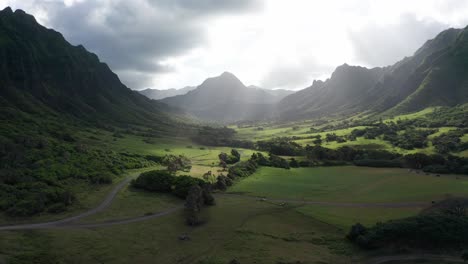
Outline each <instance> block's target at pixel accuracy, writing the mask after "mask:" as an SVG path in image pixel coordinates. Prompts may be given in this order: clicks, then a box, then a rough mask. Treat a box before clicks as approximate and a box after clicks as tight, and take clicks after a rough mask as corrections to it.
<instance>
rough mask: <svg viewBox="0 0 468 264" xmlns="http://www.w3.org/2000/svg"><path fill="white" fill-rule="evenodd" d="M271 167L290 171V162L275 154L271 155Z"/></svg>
mask: <svg viewBox="0 0 468 264" xmlns="http://www.w3.org/2000/svg"><path fill="white" fill-rule="evenodd" d="M269 161H270V166H271V167H276V168H283V169H289V162H288V161H287V160H285V159H283V158H281V157H280V156H276V155H274V154H270V158H269Z"/></svg>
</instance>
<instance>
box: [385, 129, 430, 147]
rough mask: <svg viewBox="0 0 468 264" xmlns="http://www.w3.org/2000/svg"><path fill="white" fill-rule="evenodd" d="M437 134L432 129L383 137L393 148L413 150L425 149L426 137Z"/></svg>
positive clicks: (408, 130)
mask: <svg viewBox="0 0 468 264" xmlns="http://www.w3.org/2000/svg"><path fill="white" fill-rule="evenodd" d="M435 132H437V131H436V130H433V129H428V130H416V129H406V130H405V131H404V132H403V133H401V134H397V135H385V136H384V137H383V139H384V140H386V141H389V142H390V143H391V144H392V145H393V146H395V147H399V148H402V149H415V148H425V147H427V146H428V145H427V143H428V140H427V136H429V135H431V134H434V133H435Z"/></svg>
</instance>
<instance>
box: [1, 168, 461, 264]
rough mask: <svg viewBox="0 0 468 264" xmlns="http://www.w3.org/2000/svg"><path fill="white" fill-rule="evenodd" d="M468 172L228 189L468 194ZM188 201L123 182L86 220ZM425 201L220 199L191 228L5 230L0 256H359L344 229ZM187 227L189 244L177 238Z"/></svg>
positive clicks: (372, 196)
mask: <svg viewBox="0 0 468 264" xmlns="http://www.w3.org/2000/svg"><path fill="white" fill-rule="evenodd" d="M467 187H468V179H466V178H460V179H457V178H456V176H443V177H435V176H428V175H422V174H415V173H408V172H407V171H406V170H403V169H371V168H362V167H322V168H301V169H291V170H284V169H274V168H267V167H264V168H260V169H259V171H258V172H257V173H256V174H254V175H252V176H250V177H248V178H245V179H242V180H240V181H238V182H237V183H236V184H235V185H234V186H233V187H232V188H231V189H230V190H229V191H230V192H242V193H247V194H253V195H263V196H267V197H271V198H273V197H276V198H288V199H308V200H316V201H335V202H368V203H372V202H409V201H428V202H429V201H431V200H433V199H434V200H436V199H441V198H444V197H446V196H448V195H468V188H467ZM181 204H183V201H182V200H179V199H177V198H174V197H171V196H168V195H162V194H154V193H147V192H142V191H136V190H133V189H131V188H124V189H122V190H121V191H120V193H119V194H118V195H117V197H116V199H115V200H114V201H113V203H112V205H111V206H110V207H109V208H107V209H106V210H105V211H103V212H101V213H99V214H96V215H92V216H89V217H88V218H84V219H82V220H80V221H81V223H90V222H96V221H98V222H100V221H106V220H116V219H124V218H129V217H136V216H142V215H144V214H147V213H150V212H151V213H156V212H160V211H162V210H164V209H167V208H171V207H174V206H176V205H181ZM419 211H420V208H396V209H389V208H346V207H336V206H322V205H304V204H286V205H280V204H279V203H270V202H264V201H258V200H255V199H250V198H248V197H244V196H226V195H218V196H217V205H216V206H214V207H209V208H207V209H205V210H204V212H203V218H204V219H206V220H207V222H206V223H205V224H203V225H202V226H199V227H196V228H193V227H188V226H186V225H185V223H184V220H183V219H184V217H183V212H182V211H180V212H176V213H174V214H171V215H168V216H164V217H162V218H157V219H152V220H148V221H144V222H140V223H133V224H126V225H116V226H110V227H101V228H86V229H79V228H72V229H52V230H40V231H15V232H1V233H0V249H1V250H0V261H1V259H2V257H3V258H8V259H9V260H13V261H12V262H11V263H155V262H156V263H196V264H203V263H204V264H223V263H229V261H231V260H232V259H236V260H238V261H239V262H240V263H338V264H339V263H361V260H362V259H365V258H367V257H366V255H364V254H363V253H362V252H361V251H359V250H357V249H356V248H355V247H353V246H352V245H351V244H349V243H348V242H347V241H346V240H345V239H344V236H345V234H346V232H347V230H348V228H349V226H350V225H352V224H354V223H356V222H361V223H364V224H366V225H370V224H374V223H376V222H378V221H385V220H389V219H396V218H401V217H406V216H410V215H415V214H417V213H418V212H419ZM181 234H187V235H188V236H189V237H190V238H191V240H190V241H180V240H178V236H180V235H181Z"/></svg>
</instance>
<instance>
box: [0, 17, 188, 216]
mask: <svg viewBox="0 0 468 264" xmlns="http://www.w3.org/2000/svg"><path fill="white" fill-rule="evenodd" d="M0 87H1V89H0V120H1V123H2V129H1V131H0V161H1V162H0V197H1V199H0V200H1V202H0V210H4V211H6V212H7V213H8V214H9V215H20V216H26V215H32V214H36V213H40V212H42V211H45V210H49V211H51V212H54V211H62V210H64V208H65V207H66V206H68V205H70V204H72V203H74V202H75V200H76V190H75V189H74V188H73V186H77V185H80V186H83V183H88V184H90V185H99V184H106V183H110V182H112V180H113V178H115V176H116V175H118V174H120V173H122V172H123V170H124V169H130V168H139V167H144V166H149V165H154V162H153V161H150V160H148V159H146V158H145V157H144V156H142V155H134V153H125V152H126V151H121V152H115V151H111V150H110V149H109V147H108V146H106V145H103V144H101V141H100V139H99V137H100V135H102V134H103V133H109V132H110V133H112V134H111V138H112V135H113V138H114V139H116V138H120V137H122V136H123V134H125V133H126V134H137V135H140V136H145V137H147V138H151V137H154V136H162V135H169V134H172V135H177V134H178V133H180V131H184V132H185V133H190V129H187V128H189V127H188V126H186V125H183V124H182V123H180V120H183V119H184V118H183V117H181V115H178V112H176V111H174V110H172V109H171V108H170V107H168V106H167V105H164V104H162V103H160V102H156V101H152V100H150V99H148V98H146V97H144V96H143V95H140V94H138V93H137V92H134V91H132V90H130V89H128V88H127V87H126V86H125V85H123V84H122V83H121V82H120V80H119V78H118V77H117V75H115V74H114V73H113V72H112V71H111V70H110V69H109V67H108V66H107V65H106V64H105V63H102V62H100V61H99V59H98V58H97V56H96V55H95V54H92V53H90V52H88V51H86V49H85V48H84V47H83V46H72V45H70V44H69V43H68V42H67V41H66V40H65V39H64V38H63V37H62V35H61V34H60V33H58V32H56V31H54V30H51V29H47V28H45V27H43V26H41V25H39V24H38V23H37V22H36V20H35V19H34V17H32V16H30V15H28V14H26V13H25V12H24V11H22V10H16V11H15V12H13V11H12V10H11V9H10V8H6V9H4V10H3V11H1V12H0ZM85 131H88V132H90V131H92V132H91V134H88V135H86V136H84V135H83V134H82V133H83V132H85ZM83 189H85V188H83Z"/></svg>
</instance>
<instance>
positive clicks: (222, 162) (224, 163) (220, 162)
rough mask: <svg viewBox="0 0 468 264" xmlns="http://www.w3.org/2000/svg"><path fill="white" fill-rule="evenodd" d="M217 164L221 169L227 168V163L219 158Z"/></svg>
mask: <svg viewBox="0 0 468 264" xmlns="http://www.w3.org/2000/svg"><path fill="white" fill-rule="evenodd" d="M219 166H221V167H223V171H225V170H226V168H227V163H226V162H225V161H224V160H220V161H219Z"/></svg>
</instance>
